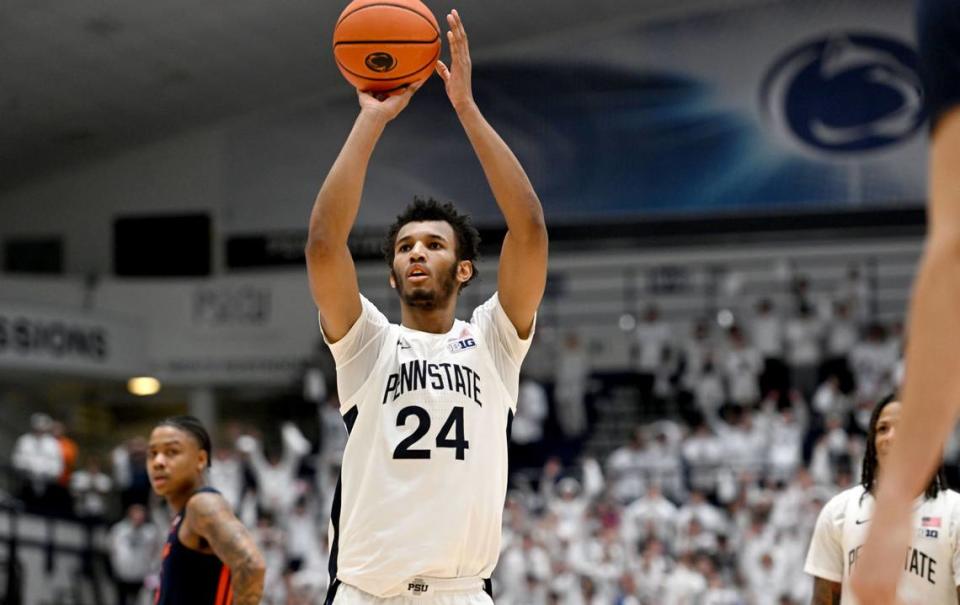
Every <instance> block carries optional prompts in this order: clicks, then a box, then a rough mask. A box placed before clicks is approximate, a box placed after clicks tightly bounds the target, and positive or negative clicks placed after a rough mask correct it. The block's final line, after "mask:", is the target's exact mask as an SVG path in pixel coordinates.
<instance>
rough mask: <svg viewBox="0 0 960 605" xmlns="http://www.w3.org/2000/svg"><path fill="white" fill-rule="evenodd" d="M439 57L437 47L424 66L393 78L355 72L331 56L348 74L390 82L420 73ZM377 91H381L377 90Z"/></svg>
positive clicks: (433, 63)
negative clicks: (431, 57)
mask: <svg viewBox="0 0 960 605" xmlns="http://www.w3.org/2000/svg"><path fill="white" fill-rule="evenodd" d="M439 58H440V49H439V48H438V49H437V52H436V53H435V54H434V55H433V59H431V60H430V61H429V62H427V63H426V64H424V66H423V67H421V68H420V69H415V70H413V71H411V72H408V73H406V74H404V75H402V76H395V77H393V78H376V77H371V76H369V75H367V74H360V73H357V72H355V71H352V70H350V69H349V68H348V67H347V66H345V65H344V64H343V63H341V62H340V58H339V57H337V56H336V55H334V56H333V59H334V61H336V62H337V66H338V67H339V68H340V69H342V70H343V71H345V72H347V73H348V74H350V75H352V76H356V77H358V78H363V79H364V80H368V81H370V82H391V81H393V80H403V79H404V78H409V77H410V76H412V75H414V74H418V73H420V72H421V71H423V70H425V69H427V68H428V67H431V66H432V65H435V64H436V62H437V59H439ZM431 69H432V67H431ZM379 92H383V91H379Z"/></svg>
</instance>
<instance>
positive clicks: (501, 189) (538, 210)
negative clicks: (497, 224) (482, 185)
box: [456, 102, 547, 241]
mask: <svg viewBox="0 0 960 605" xmlns="http://www.w3.org/2000/svg"><path fill="white" fill-rule="evenodd" d="M456 111H457V116H458V117H459V118H460V123H461V124H462V125H463V129H464V131H466V133H467V138H468V139H469V140H470V144H471V145H472V146H473V150H474V153H476V154H477V158H478V159H479V160H480V165H481V166H482V167H483V173H484V175H486V177H487V182H488V183H489V184H490V189H491V190H492V191H493V197H494V199H496V201H497V205H498V206H499V207H500V211H501V212H502V213H503V216H504V218H505V219H506V221H507V228H508V229H509V230H510V233H511V234H512V235H511V237H513V238H516V239H519V241H524V240H526V239H527V238H540V237H544V236H546V232H547V230H546V227H545V223H544V219H543V208H542V207H541V206H540V200H539V198H538V197H537V193H536V191H534V189H533V185H532V184H531V183H530V179H529V178H528V177H527V173H526V172H524V170H523V167H522V166H521V165H520V161H519V160H517V156H515V155H514V154H513V151H511V150H510V147H509V146H508V145H507V144H506V142H504V140H503V139H502V138H501V137H500V135H499V134H497V132H496V130H494V129H493V127H492V126H491V125H490V123H489V122H487V120H486V118H484V117H483V114H482V113H480V110H479V108H477V105H476V104H475V103H473V102H470V103H467V104H466V105H465V106H463V107H457V108H456ZM516 239H515V241H516Z"/></svg>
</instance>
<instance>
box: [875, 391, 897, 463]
mask: <svg viewBox="0 0 960 605" xmlns="http://www.w3.org/2000/svg"><path fill="white" fill-rule="evenodd" d="M899 422H900V402H899V401H894V402H893V403H890V404H887V405H886V406H885V407H884V408H883V411H882V412H880V417H879V418H877V435H876V437H875V442H874V445H876V447H877V466H879V467H881V468H882V467H883V462H884V460H886V458H887V455H888V453H889V452H890V448H891V447H893V440H894V438H895V437H896V433H897V424H899Z"/></svg>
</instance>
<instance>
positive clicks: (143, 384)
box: [127, 376, 160, 397]
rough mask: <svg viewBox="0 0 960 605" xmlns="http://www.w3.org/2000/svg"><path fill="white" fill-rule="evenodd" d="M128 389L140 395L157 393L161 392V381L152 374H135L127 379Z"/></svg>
mask: <svg viewBox="0 0 960 605" xmlns="http://www.w3.org/2000/svg"><path fill="white" fill-rule="evenodd" d="M127 390H128V391H130V393H132V394H133V395H137V396H139V397H147V396H149V395H156V394H157V393H159V392H160V381H159V380H157V379H156V378H154V377H152V376H135V377H134V378H131V379H130V380H128V381H127Z"/></svg>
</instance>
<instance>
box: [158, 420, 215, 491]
mask: <svg viewBox="0 0 960 605" xmlns="http://www.w3.org/2000/svg"><path fill="white" fill-rule="evenodd" d="M206 464H207V453H206V452H205V451H204V450H202V449H200V446H199V444H197V441H196V440H195V439H194V438H193V437H192V436H190V435H189V434H187V433H186V432H184V431H181V430H180V429H178V428H176V427H172V426H158V427H157V428H155V429H153V432H152V433H151V434H150V443H149V445H148V447H147V475H148V476H149V477H150V485H151V486H153V491H154V492H156V494H157V495H158V496H166V495H167V494H173V493H177V492H179V491H181V490H183V489H192V487H193V486H194V484H195V483H196V479H197V476H198V475H200V474H201V473H203V469H204V468H205V467H206Z"/></svg>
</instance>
